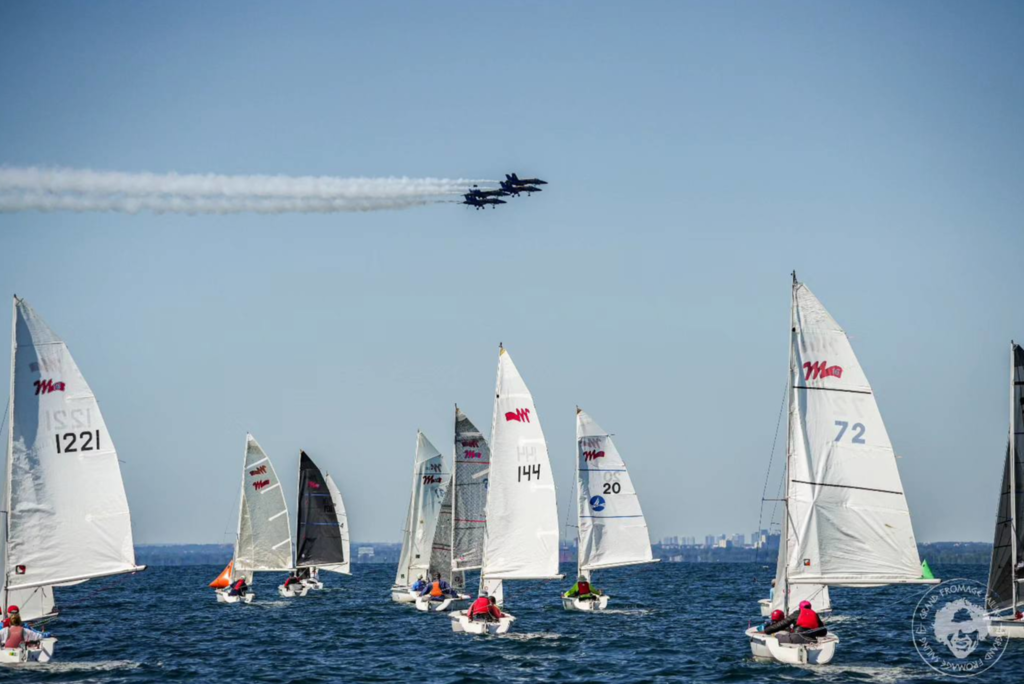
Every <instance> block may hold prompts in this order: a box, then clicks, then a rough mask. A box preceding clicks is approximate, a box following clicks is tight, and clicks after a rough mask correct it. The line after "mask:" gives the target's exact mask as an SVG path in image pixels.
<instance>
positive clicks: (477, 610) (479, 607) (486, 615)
mask: <svg viewBox="0 0 1024 684" xmlns="http://www.w3.org/2000/svg"><path fill="white" fill-rule="evenodd" d="M466 617H468V618H469V619H470V620H491V619H493V617H494V616H493V614H492V613H491V599H490V598H489V597H488V596H487V592H486V591H485V592H484V593H482V594H480V598H478V599H477V600H476V601H473V605H471V606H470V607H469V610H467V611H466Z"/></svg>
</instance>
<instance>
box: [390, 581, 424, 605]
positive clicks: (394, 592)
mask: <svg viewBox="0 0 1024 684" xmlns="http://www.w3.org/2000/svg"><path fill="white" fill-rule="evenodd" d="M419 597H420V593H419V592H418V591H413V590H412V589H410V588H409V587H401V586H397V585H396V586H393V587H391V600H392V601H394V602H395V603H416V599H418V598H419Z"/></svg>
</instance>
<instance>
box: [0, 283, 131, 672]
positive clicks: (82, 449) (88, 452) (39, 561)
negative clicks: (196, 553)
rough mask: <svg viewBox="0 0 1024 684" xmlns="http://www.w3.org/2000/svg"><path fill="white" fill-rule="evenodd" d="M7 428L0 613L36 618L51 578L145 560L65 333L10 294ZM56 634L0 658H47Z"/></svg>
mask: <svg viewBox="0 0 1024 684" xmlns="http://www.w3.org/2000/svg"><path fill="white" fill-rule="evenodd" d="M12 325H13V330H12V334H11V399H10V428H9V431H8V438H7V478H6V483H5V486H4V510H5V511H7V521H6V525H5V526H4V527H3V528H2V529H3V533H4V537H3V552H4V587H3V614H4V615H6V614H7V609H8V607H10V606H18V608H19V614H20V616H21V619H22V621H23V622H25V623H26V624H27V625H28V626H30V627H36V628H38V627H40V626H41V625H42V624H44V623H46V622H48V621H49V620H52V619H53V618H55V617H56V616H57V607H56V604H55V601H54V589H53V588H54V587H63V586H70V585H72V584H81V583H82V582H86V581H88V580H90V579H95V578H99V577H110V576H112V575H120V574H124V573H134V572H138V571H140V570H145V569H146V568H145V566H141V565H136V564H135V547H134V546H133V543H132V522H131V513H130V511H129V510H128V500H127V498H126V497H125V493H124V483H123V482H122V480H121V469H120V466H119V465H118V459H117V451H116V450H115V448H114V442H113V440H112V439H111V437H110V433H109V432H108V431H107V425H106V423H105V422H104V420H103V414H102V413H101V412H100V407H99V404H98V403H97V402H96V397H95V395H93V393H92V390H91V389H90V388H89V384H88V383H87V382H86V381H85V378H84V377H83V376H82V372H81V371H80V370H79V369H78V365H77V364H75V361H74V359H73V358H71V353H70V352H69V351H68V348H67V345H65V344H64V341H63V340H61V338H60V337H58V336H57V334H56V333H54V332H53V331H52V330H51V329H50V328H49V326H47V325H46V323H45V322H44V321H43V319H42V318H40V316H39V314H37V313H36V312H35V310H33V309H32V307H31V306H29V304H28V302H26V301H25V300H24V299H19V298H18V297H15V298H14V317H13V324H12ZM56 642H57V639H56V638H54V637H52V636H44V637H43V638H42V639H41V640H40V641H39V642H35V643H32V644H28V643H23V644H22V645H20V646H17V647H14V648H3V649H0V663H23V662H26V661H38V662H46V661H48V660H50V659H51V658H52V657H53V653H54V648H55V645H56Z"/></svg>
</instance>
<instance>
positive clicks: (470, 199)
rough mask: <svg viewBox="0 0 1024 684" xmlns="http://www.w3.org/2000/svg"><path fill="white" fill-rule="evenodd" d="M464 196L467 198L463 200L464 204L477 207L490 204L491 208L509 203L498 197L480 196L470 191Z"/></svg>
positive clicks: (480, 207)
mask: <svg viewBox="0 0 1024 684" xmlns="http://www.w3.org/2000/svg"><path fill="white" fill-rule="evenodd" d="M463 197H465V198H466V201H465V202H462V204H468V205H469V206H471V207H476V208H477V209H483V208H484V207H486V206H487V205H488V204H489V205H491V209H493V208H495V207H496V206H498V205H499V204H507V202H505V200H501V199H498V198H497V197H479V196H477V195H474V194H472V193H468V192H467V193H466V194H465V195H463Z"/></svg>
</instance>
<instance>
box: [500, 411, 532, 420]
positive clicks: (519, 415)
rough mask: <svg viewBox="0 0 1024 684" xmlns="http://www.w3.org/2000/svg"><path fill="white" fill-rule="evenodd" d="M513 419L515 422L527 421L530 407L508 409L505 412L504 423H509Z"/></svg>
mask: <svg viewBox="0 0 1024 684" xmlns="http://www.w3.org/2000/svg"><path fill="white" fill-rule="evenodd" d="M513 420H514V421H516V422H517V423H529V422H530V409H516V410H515V411H509V412H508V413H506V414H505V422H506V423H510V422H512V421H513Z"/></svg>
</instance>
